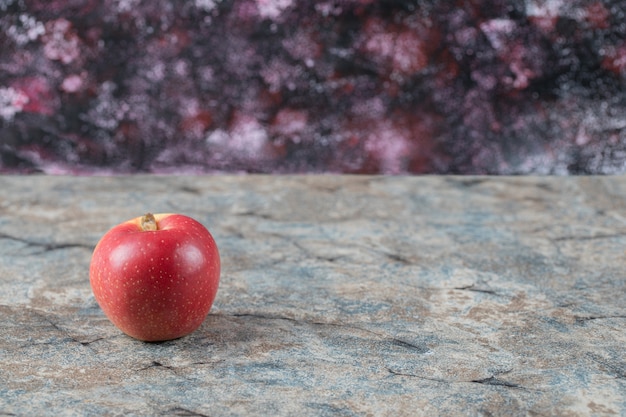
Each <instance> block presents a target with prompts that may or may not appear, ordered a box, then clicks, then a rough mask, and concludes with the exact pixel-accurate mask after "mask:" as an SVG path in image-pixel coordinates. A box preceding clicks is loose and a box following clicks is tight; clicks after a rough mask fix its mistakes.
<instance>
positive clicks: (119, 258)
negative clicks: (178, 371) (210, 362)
mask: <svg viewBox="0 0 626 417" xmlns="http://www.w3.org/2000/svg"><path fill="white" fill-rule="evenodd" d="M148 216H152V215H151V214H146V215H145V216H142V217H137V218H134V219H132V220H129V221H126V222H124V223H121V224H119V225H117V226H115V227H113V228H112V229H111V230H109V231H108V232H107V233H106V234H105V235H104V236H103V237H102V239H100V241H99V242H98V244H97V245H96V247H95V249H94V252H93V255H92V259H91V265H90V267H89V280H90V283H91V288H92V291H93V293H94V296H95V298H96V301H97V302H98V304H99V305H100V307H101V308H102V310H103V311H104V314H105V315H106V316H107V317H108V318H109V320H111V322H113V324H115V325H116V326H117V327H118V328H119V329H120V330H121V331H123V332H124V333H126V334H127V335H129V336H131V337H134V338H136V339H139V340H143V341H146V342H157V341H165V340H172V339H177V338H179V337H183V336H186V335H188V334H190V333H192V332H193V331H194V330H196V329H197V328H198V327H200V325H201V324H202V322H203V321H204V319H205V318H206V316H207V315H208V313H209V310H210V309H211V306H212V305H213V301H214V300H215V296H216V294H217V289H218V285H219V279H220V255H219V251H218V248H217V245H216V244H215V240H214V239H213V236H211V234H210V233H209V231H208V230H207V229H206V228H205V227H204V226H203V225H202V224H200V223H199V222H198V221H196V220H194V219H192V218H190V217H187V216H184V215H181V214H173V213H159V214H155V215H154V216H153V218H152V223H153V226H154V227H156V229H157V230H144V229H145V228H146V226H143V225H144V224H146V223H143V222H144V221H145V219H146V218H147V219H148V221H149V220H150V218H149V217H148ZM147 224H148V225H149V224H150V223H147Z"/></svg>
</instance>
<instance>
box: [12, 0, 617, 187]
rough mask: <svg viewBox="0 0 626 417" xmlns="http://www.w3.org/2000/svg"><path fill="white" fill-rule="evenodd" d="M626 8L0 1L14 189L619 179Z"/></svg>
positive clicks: (600, 4) (494, 0)
mask: <svg viewBox="0 0 626 417" xmlns="http://www.w3.org/2000/svg"><path fill="white" fill-rule="evenodd" d="M625 34H626V1H624V0H602V1H599V0H596V1H591V0H590V1H584V0H515V1H505V0H458V1H454V0H441V1H437V0H434V1H374V0H338V1H325V0H321V1H302V0H189V1H174V0H104V1H101V0H98V1H96V0H0V173H46V174H77V175H82V174H84V175H89V174H99V175H102V174H104V175H106V174H118V173H138V172H145V173H205V172H207V173H211V172H258V173H305V172H315V173H317V172H334V173H371V174H377V173H381V174H441V173H450V174H553V175H571V174H616V173H623V172H624V171H625V170H626V35H625Z"/></svg>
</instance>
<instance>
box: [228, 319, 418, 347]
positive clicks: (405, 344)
mask: <svg viewBox="0 0 626 417" xmlns="http://www.w3.org/2000/svg"><path fill="white" fill-rule="evenodd" d="M219 315H222V316H227V317H251V318H256V319H262V320H284V321H290V322H293V323H297V324H303V325H309V326H332V327H341V328H346V329H352V330H357V331H361V332H365V333H369V334H372V335H374V336H376V337H377V338H379V339H381V340H382V341H387V342H390V343H393V344H394V345H396V346H400V347H404V348H408V349H411V350H415V351H417V352H418V353H421V354H423V353H426V352H428V350H429V349H428V348H426V347H424V346H420V345H416V344H414V343H411V342H407V341H406V340H402V339H398V338H396V337H393V336H389V335H386V334H382V333H378V332H375V331H372V330H369V329H365V328H363V327H359V326H354V325H349V324H343V323H332V322H322V321H307V320H298V319H295V318H293V317H286V316H271V315H264V314H252V313H230V314H219Z"/></svg>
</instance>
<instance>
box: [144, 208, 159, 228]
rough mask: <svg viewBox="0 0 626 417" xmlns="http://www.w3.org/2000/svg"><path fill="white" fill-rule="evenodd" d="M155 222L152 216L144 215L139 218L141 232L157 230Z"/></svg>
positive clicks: (149, 214) (150, 214)
mask: <svg viewBox="0 0 626 417" xmlns="http://www.w3.org/2000/svg"><path fill="white" fill-rule="evenodd" d="M157 229H158V227H157V221H156V219H155V218H154V214H152V213H146V214H144V215H143V216H142V217H141V230H143V231H144V232H149V231H152V232H153V231H155V230H157Z"/></svg>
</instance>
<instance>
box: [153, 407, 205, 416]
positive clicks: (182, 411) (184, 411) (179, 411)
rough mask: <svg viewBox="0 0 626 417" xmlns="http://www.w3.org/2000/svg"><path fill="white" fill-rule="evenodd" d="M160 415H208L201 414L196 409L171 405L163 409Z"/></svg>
mask: <svg viewBox="0 0 626 417" xmlns="http://www.w3.org/2000/svg"><path fill="white" fill-rule="evenodd" d="M161 414H162V415H166V416H180V417H209V415H208V414H202V413H199V412H197V411H193V410H190V409H188V408H184V407H173V408H170V409H169V410H165V411H164V412H163V413H161Z"/></svg>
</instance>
